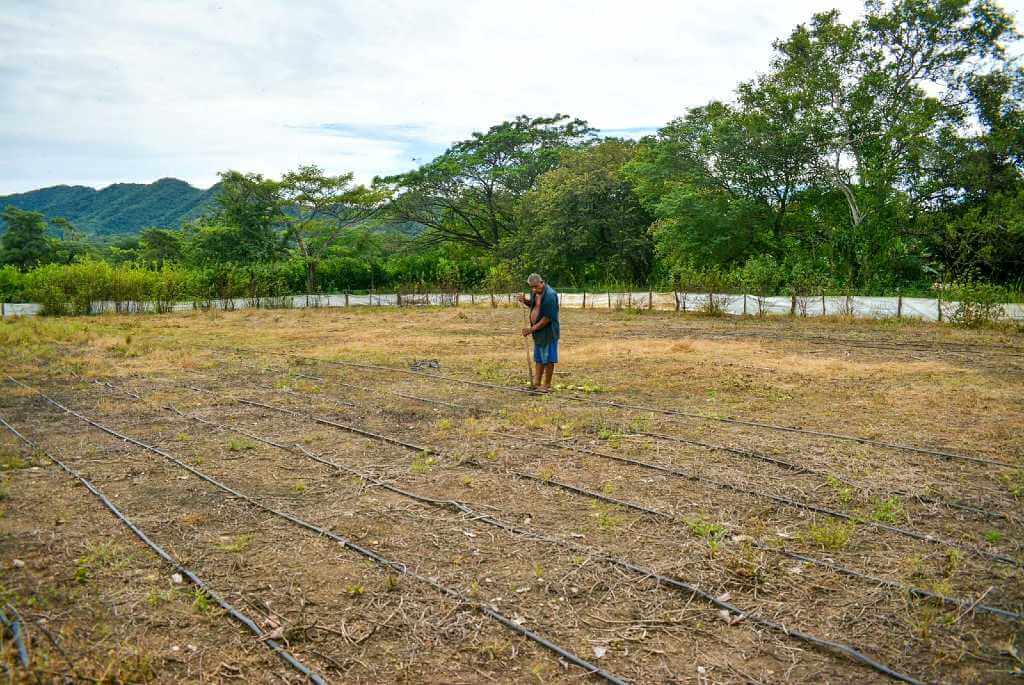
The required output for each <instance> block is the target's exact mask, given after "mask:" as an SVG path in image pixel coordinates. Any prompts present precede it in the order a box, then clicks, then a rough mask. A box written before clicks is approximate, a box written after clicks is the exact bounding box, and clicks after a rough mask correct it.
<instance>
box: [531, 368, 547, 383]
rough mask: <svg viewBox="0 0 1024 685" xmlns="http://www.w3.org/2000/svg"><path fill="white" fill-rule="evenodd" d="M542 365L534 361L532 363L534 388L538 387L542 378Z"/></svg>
mask: <svg viewBox="0 0 1024 685" xmlns="http://www.w3.org/2000/svg"><path fill="white" fill-rule="evenodd" d="M544 367H545V365H544V364H536V363H535V364H534V365H533V375H534V378H533V387H534V388H539V387H540V382H541V380H542V379H543V378H544Z"/></svg>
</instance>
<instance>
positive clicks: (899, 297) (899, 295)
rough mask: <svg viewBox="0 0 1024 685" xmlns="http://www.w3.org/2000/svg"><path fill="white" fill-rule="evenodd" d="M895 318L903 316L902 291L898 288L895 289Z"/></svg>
mask: <svg viewBox="0 0 1024 685" xmlns="http://www.w3.org/2000/svg"><path fill="white" fill-rule="evenodd" d="M896 318H897V319H902V318H903V293H902V292H901V291H900V289H899V288H897V289H896Z"/></svg>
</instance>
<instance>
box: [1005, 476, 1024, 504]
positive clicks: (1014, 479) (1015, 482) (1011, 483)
mask: <svg viewBox="0 0 1024 685" xmlns="http://www.w3.org/2000/svg"><path fill="white" fill-rule="evenodd" d="M1002 481H1003V483H1004V484H1005V485H1006V489H1007V490H1009V491H1010V494H1011V495H1013V496H1014V497H1016V498H1017V499H1024V469H1017V470H1016V471H1014V472H1012V473H1004V474H1003V475H1002Z"/></svg>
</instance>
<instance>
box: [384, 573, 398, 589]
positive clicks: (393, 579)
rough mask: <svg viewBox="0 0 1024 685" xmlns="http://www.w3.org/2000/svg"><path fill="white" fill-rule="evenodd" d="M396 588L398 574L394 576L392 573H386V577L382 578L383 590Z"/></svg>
mask: <svg viewBox="0 0 1024 685" xmlns="http://www.w3.org/2000/svg"><path fill="white" fill-rule="evenodd" d="M397 589H398V576H396V575H394V574H388V576H387V577H386V578H384V591H385V592H394V591H395V590H397Z"/></svg>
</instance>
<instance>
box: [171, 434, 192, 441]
mask: <svg viewBox="0 0 1024 685" xmlns="http://www.w3.org/2000/svg"><path fill="white" fill-rule="evenodd" d="M174 439H175V440H177V441H178V442H188V441H189V440H191V439H192V436H191V435H189V434H188V433H178V434H177V435H175V436H174Z"/></svg>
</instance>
